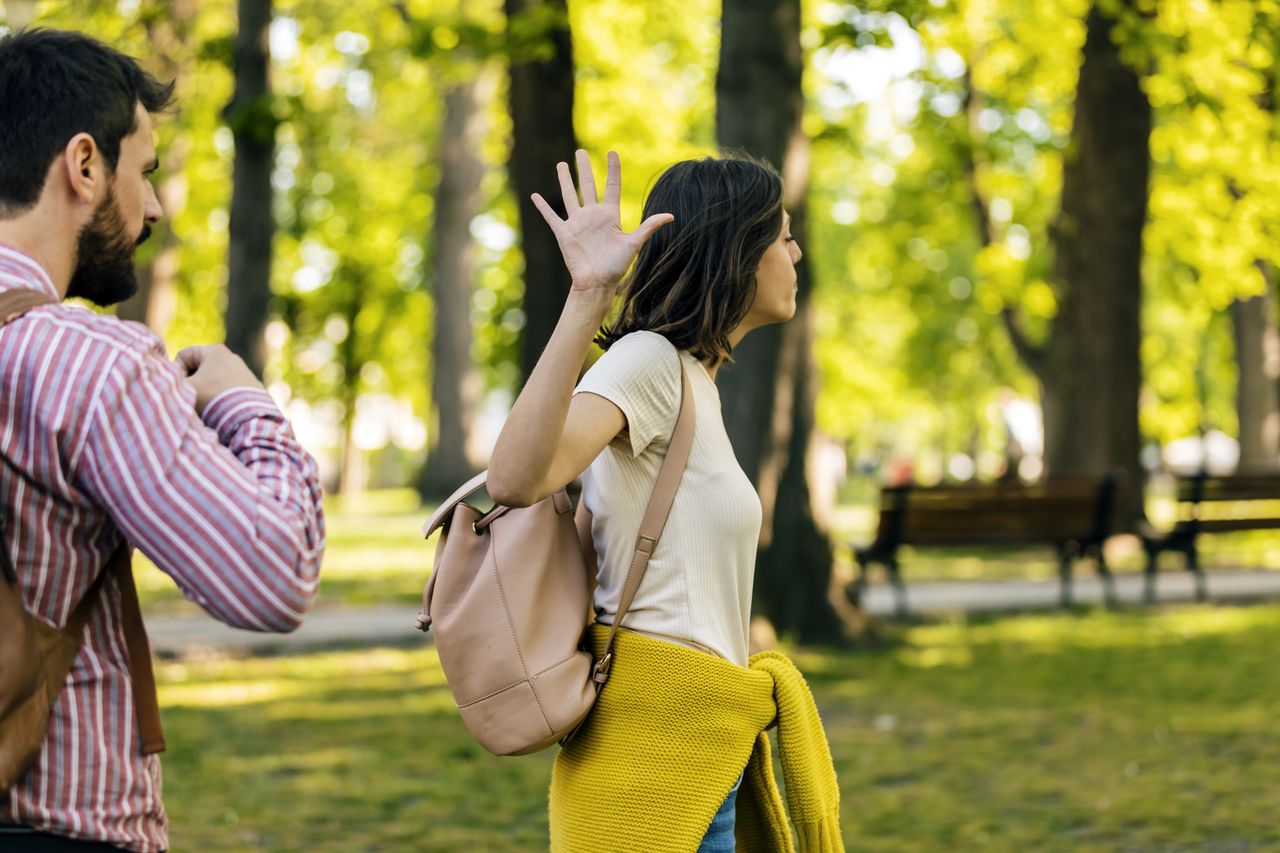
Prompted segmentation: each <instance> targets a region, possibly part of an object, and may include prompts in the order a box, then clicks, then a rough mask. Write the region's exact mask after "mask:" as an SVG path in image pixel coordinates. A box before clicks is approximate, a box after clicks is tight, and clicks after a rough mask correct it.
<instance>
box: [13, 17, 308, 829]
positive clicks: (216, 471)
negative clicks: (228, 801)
mask: <svg viewBox="0 0 1280 853" xmlns="http://www.w3.org/2000/svg"><path fill="white" fill-rule="evenodd" d="M171 96H172V85H171V84H170V85H167V86H166V85H162V84H160V83H159V82H157V81H156V80H155V79H153V78H152V77H150V76H148V75H147V74H145V73H143V72H142V71H141V70H140V69H139V68H138V66H137V65H136V64H135V63H134V61H133V60H131V59H129V58H127V57H125V56H123V55H121V54H119V53H117V52H116V51H114V50H111V49H110V48H108V47H106V46H105V45H103V44H101V43H99V42H96V41H94V40H92V39H90V38H87V37H85V36H82V35H79V34H76V33H67V32H58V31H52V30H36V31H29V32H23V33H18V34H16V35H12V36H8V37H6V38H3V39H0V128H2V130H0V134H2V140H3V141H0V298H2V297H3V296H4V294H5V293H6V292H8V291H12V290H14V289H15V288H26V289H28V290H35V291H39V292H41V293H44V294H47V295H48V296H50V297H53V298H54V300H56V301H54V302H53V304H50V305H43V306H40V307H37V308H34V309H32V310H30V311H29V312H28V313H26V314H24V315H22V316H20V317H19V318H18V319H16V320H14V321H12V322H11V323H9V324H8V325H6V326H4V327H0V511H2V512H3V513H4V516H3V518H4V521H5V530H6V531H7V536H6V538H7V540H8V541H7V545H8V547H9V549H10V551H11V552H12V555H13V557H14V561H15V564H16V567H17V574H18V578H19V583H20V586H21V591H22V596H23V601H24V604H25V606H26V608H27V611H28V612H29V613H31V614H32V615H34V616H36V617H38V618H40V619H43V620H44V621H46V622H48V623H49V624H51V625H54V626H62V625H64V624H66V621H67V619H68V616H69V614H70V613H71V612H72V611H73V610H74V609H75V607H76V605H77V603H78V602H79V601H80V599H81V598H82V597H84V596H85V594H86V592H87V591H88V590H90V588H91V586H92V585H93V583H94V580H95V578H96V577H97V576H98V575H99V574H100V573H101V572H102V571H103V569H104V566H105V565H106V563H107V560H108V557H109V556H110V555H111V554H112V552H113V551H115V549H116V548H117V546H118V545H119V544H120V543H121V541H122V540H127V541H128V542H129V543H131V544H132V545H133V546H135V547H136V548H138V549H139V550H140V551H142V552H143V553H145V554H146V555H147V556H148V557H150V558H151V559H152V560H153V561H154V562H155V564H156V565H157V566H159V567H160V569H161V570H162V571H164V572H166V573H167V574H168V575H169V576H171V577H172V578H173V579H174V581H176V582H177V584H178V586H179V587H180V588H181V589H182V592H183V593H184V594H185V595H186V596H187V597H188V598H190V599H191V600H193V601H195V602H196V603H197V604H199V605H200V606H201V607H203V608H204V609H205V610H207V611H208V612H209V613H210V614H211V615H213V616H214V617H215V618H217V619H219V620H221V621H223V622H226V623H227V624H229V625H234V626H236V627H241V628H249V629H254V630H260V631H282V632H283V631H290V630H292V629H293V628H295V627H296V626H297V625H298V624H299V622H300V620H301V619H302V617H303V615H304V614H305V613H306V611H307V609H308V607H309V606H310V604H311V601H312V599H313V597H314V595H315V589H316V580H317V575H318V572H319V567H320V558H321V554H322V552H323V548H324V522H323V515H322V511H321V492H320V486H319V484H318V481H317V475H316V466H315V462H314V460H313V459H312V458H311V457H310V456H308V455H307V454H306V453H305V452H304V451H303V450H302V448H300V447H299V446H298V443H297V441H296V440H295V438H294V436H293V433H292V431H291V430H290V428H289V425H288V423H287V422H286V420H285V418H284V416H283V415H282V414H281V413H280V411H279V409H277V408H276V406H275V405H274V404H273V403H272V401H271V398H270V397H269V396H268V395H267V394H266V392H265V391H264V390H263V388H262V385H261V384H260V383H259V382H258V380H257V378H256V377H255V376H254V375H253V374H252V372H251V371H250V370H249V369H248V367H246V366H245V364H244V363H243V362H242V361H241V360H240V359H239V358H237V357H236V356H234V355H233V354H232V353H231V352H230V351H228V350H227V349H226V348H224V347H221V346H205V347H192V348H190V349H187V350H184V351H183V352H181V353H179V355H178V359H177V362H176V364H175V363H174V362H170V361H168V360H167V359H166V357H165V355H164V350H163V347H162V344H161V342H160V340H159V339H158V338H157V337H156V336H155V335H153V334H152V333H151V332H149V331H148V330H147V329H146V328H144V327H143V326H141V325H138V324H134V323H126V322H122V321H120V320H117V319H116V318H114V317H108V316H101V315H98V314H94V313H92V312H90V311H88V310H86V309H84V308H80V307H74V306H71V305H66V304H63V303H62V302H61V300H63V299H66V298H68V297H80V298H83V299H87V300H89V301H91V302H94V303H96V304H98V305H111V304H113V303H117V302H120V301H122V300H124V299H126V298H128V297H129V296H130V295H132V294H133V292H134V291H135V290H136V288H137V284H136V281H135V279H134V270H133V255H134V252H135V250H136V248H137V246H138V245H139V244H140V243H141V242H142V241H144V240H145V239H146V238H147V236H148V234H149V231H150V226H151V225H152V224H153V223H155V222H156V221H157V220H159V219H160V216H161V213H162V211H161V210H160V204H159V202H158V201H157V199H156V194H155V191H154V189H153V188H152V186H151V183H150V178H149V176H150V175H151V174H152V173H153V172H154V171H155V170H156V168H157V161H156V152H155V147H154V144H153V141H152V129H151V114H152V113H155V112H159V111H161V110H163V109H164V108H166V107H167V106H168V104H169V102H170V99H171ZM124 576H125V577H126V578H127V573H124ZM126 586H127V584H126ZM121 589H122V585H121V584H120V583H117V580H116V576H115V575H114V574H113V575H111V576H108V577H107V579H106V581H105V582H104V584H103V586H102V587H101V590H100V591H99V592H98V593H97V594H98V597H99V598H98V601H97V603H96V604H95V606H94V609H93V611H92V613H91V616H90V618H89V620H88V623H87V627H86V628H85V631H84V633H83V636H82V643H81V647H80V652H79V654H78V656H77V658H76V660H75V662H74V664H73V666H72V669H71V673H70V675H69V676H68V678H67V680H66V683H65V685H64V687H63V689H62V691H61V693H60V694H59V696H58V700H57V704H56V705H55V707H54V709H53V713H52V715H51V717H50V720H49V729H48V731H49V737H48V740H47V741H46V742H45V745H44V749H43V752H42V754H41V756H40V759H39V760H38V761H37V763H36V764H35V765H34V766H33V767H32V768H31V769H30V770H29V771H28V772H27V773H26V774H25V775H24V776H23V777H22V778H21V779H20V780H19V782H18V783H17V784H16V785H14V786H13V787H12V788H10V789H8V790H7V791H4V792H0V824H3V825H4V826H3V827H0V849H4V850H10V849H14V850H22V851H41V850H77V851H78V850H116V849H128V850H134V851H142V853H152V851H160V850H164V849H166V848H167V847H168V838H167V825H166V819H165V813H164V808H163V806H162V804H161V798H160V765H159V760H158V758H157V756H155V755H153V754H152V755H144V754H143V752H144V751H150V749H143V748H141V747H140V740H141V734H144V733H145V732H144V731H141V730H140V728H139V723H138V713H137V711H138V709H137V708H135V703H134V698H133V694H132V692H131V687H132V684H131V678H130V663H131V661H130V656H129V655H128V654H127V653H126V644H125V636H126V631H125V628H124V627H122V623H123V622H124V621H125V619H127V618H128V606H127V603H128V602H129V601H130V600H131V599H132V597H131V596H130V595H122V593H121ZM126 592H127V591H126ZM133 664H134V667H133V668H134V669H135V671H136V670H137V667H138V665H139V662H138V661H134V662H133ZM141 704H145V703H141Z"/></svg>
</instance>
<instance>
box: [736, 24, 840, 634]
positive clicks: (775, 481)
mask: <svg viewBox="0 0 1280 853" xmlns="http://www.w3.org/2000/svg"><path fill="white" fill-rule="evenodd" d="M803 70H804V52H803V50H802V49H801V46H800V3H799V0H768V2H760V0H757V2H747V0H726V2H725V3H724V13H723V20H722V25H721V46H720V67H719V70H718V72H717V74H716V126H717V133H718V138H719V143H720V146H721V147H722V148H724V149H741V150H744V151H746V152H747V153H749V154H753V155H755V156H757V157H761V158H763V159H766V160H768V161H769V162H771V163H773V164H774V165H775V166H777V167H778V169H779V170H780V171H781V172H782V174H783V178H784V182H785V191H784V203H785V205H786V206H787V209H788V211H789V212H790V213H791V217H792V219H791V233H792V234H793V235H794V236H795V237H796V239H797V240H798V241H799V242H800V243H801V245H803V244H804V239H805V235H806V230H807V228H806V226H807V208H806V197H807V190H808V180H809V146H808V140H807V139H806V138H805V135H804V131H803V129H802V127H801V119H802V117H803V114H804V93H803V90H802V88H801V82H802V77H803ZM797 274H798V284H799V293H798V294H797V296H796V316H795V317H794V318H793V319H792V320H791V321H789V322H788V323H786V324H783V325H781V326H773V327H766V328H763V329H759V330H757V331H754V332H752V333H751V334H750V335H749V336H748V337H747V338H745V339H744V341H743V342H742V344H740V345H739V346H738V348H737V349H736V350H735V351H734V354H733V355H734V363H733V364H731V365H728V366H726V367H725V368H724V369H723V370H722V372H721V374H720V381H719V385H720V394H721V400H722V402H723V412H724V418H725V426H726V428H727V429H728V432H729V438H730V440H731V441H732V442H733V446H734V451H735V453H736V454H737V456H738V461H739V462H740V463H741V464H742V468H743V470H744V471H746V473H747V476H748V477H750V478H751V481H752V482H753V483H754V484H755V485H756V489H757V491H758V492H759V494H760V502H761V504H762V505H763V508H764V521H763V525H762V528H761V535H760V551H759V554H758V556H757V558H756V584H755V588H756V596H755V600H756V607H757V609H758V610H759V612H761V613H762V614H763V615H764V616H766V617H767V618H768V619H770V620H771V621H772V622H773V624H774V627H775V629H776V630H778V631H779V632H789V633H793V634H794V635H795V636H796V637H797V638H798V639H799V640H801V641H802V642H826V641H833V640H838V639H839V638H840V636H841V627H842V626H841V621H840V618H839V616H838V615H837V614H836V612H835V608H834V607H833V606H832V604H831V600H830V596H829V589H830V583H831V564H832V551H831V544H830V541H829V538H828V535H827V532H826V530H825V529H823V524H822V516H821V514H820V513H819V512H815V508H814V506H813V496H812V494H811V492H810V488H809V477H808V469H809V462H810V455H811V447H812V442H811V439H812V434H813V430H814V404H815V397H816V375H815V365H814V361H813V331H812V323H813V316H812V315H813V305H812V298H811V297H812V291H813V278H812V275H811V273H810V269H809V266H808V265H807V264H805V263H801V264H800V266H799V267H798V268H797Z"/></svg>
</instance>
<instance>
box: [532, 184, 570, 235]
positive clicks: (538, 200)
mask: <svg viewBox="0 0 1280 853" xmlns="http://www.w3.org/2000/svg"><path fill="white" fill-rule="evenodd" d="M530 198H531V199H532V200H533V206H534V207H536V208H538V212H539V213H541V214H542V218H543V219H545V220H547V224H548V225H550V226H551V231H552V233H555V232H558V231H559V230H560V226H561V225H563V224H564V220H563V219H561V218H560V215H559V214H558V213H556V212H555V210H553V209H552V207H551V205H549V204H547V200H546V199H545V198H543V197H542V196H541V195H539V194H538V193H534V194H533V195H531V196H530Z"/></svg>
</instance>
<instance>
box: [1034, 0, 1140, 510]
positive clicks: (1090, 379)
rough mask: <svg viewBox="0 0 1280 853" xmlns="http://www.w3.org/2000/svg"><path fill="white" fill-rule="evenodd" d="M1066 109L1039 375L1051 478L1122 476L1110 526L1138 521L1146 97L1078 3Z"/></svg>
mask: <svg viewBox="0 0 1280 853" xmlns="http://www.w3.org/2000/svg"><path fill="white" fill-rule="evenodd" d="M1086 26H1087V35H1086V39H1085V46H1084V62H1083V64H1082V65H1081V68H1080V80H1079V83H1078V84H1077V90H1076V114H1075V121H1074V125H1073V127H1072V132H1071V144H1070V147H1069V149H1068V152H1067V156H1066V162H1065V163H1064V171H1063V182H1062V204H1061V209H1060V211H1059V214H1058V218H1057V220H1056V222H1055V223H1054V227H1053V229H1052V236H1053V243H1054V267H1053V269H1054V277H1055V279H1056V284H1057V286H1058V294H1059V309H1058V316H1057V317H1056V318H1055V320H1054V324H1053V328H1052V330H1051V333H1050V336H1049V340H1048V342H1047V346H1046V348H1045V356H1046V358H1045V361H1044V364H1043V365H1041V366H1040V367H1041V369H1040V371H1039V378H1040V381H1041V386H1042V389H1043V394H1042V399H1043V405H1044V420H1045V447H1046V453H1045V458H1046V463H1047V468H1048V471H1049V473H1050V474H1051V475H1073V474H1099V473H1103V472H1106V471H1111V470H1119V471H1122V472H1123V473H1124V476H1125V482H1124V489H1123V492H1124V494H1125V499H1124V501H1123V505H1122V506H1121V507H1120V511H1119V513H1118V521H1119V523H1120V524H1121V525H1122V526H1125V527H1127V526H1130V525H1132V524H1133V523H1136V522H1137V521H1138V520H1140V519H1142V518H1143V517H1144V512H1143V501H1142V497H1143V471H1142V467H1141V465H1140V464H1139V458H1138V455H1139V449H1140V437H1139V427H1138V394H1139V389H1140V386H1141V359H1140V355H1139V343H1140V340H1141V318H1140V309H1141V301H1142V275H1141V266H1142V230H1143V225H1144V224H1145V222H1146V214H1147V197H1148V175H1149V170H1150V154H1149V145H1150V135H1151V104H1150V102H1149V101H1148V100H1147V97H1146V95H1145V94H1144V93H1143V91H1142V89H1141V87H1140V86H1139V82H1138V75H1137V73H1136V72H1135V71H1134V70H1133V69H1132V68H1130V67H1129V66H1128V65H1126V64H1125V63H1124V61H1123V60H1122V59H1121V58H1120V53H1119V50H1118V48H1117V46H1116V43H1115V41H1114V40H1113V39H1112V36H1111V30H1112V27H1113V26H1114V21H1113V20H1112V19H1110V18H1108V17H1107V16H1106V15H1105V14H1104V13H1103V12H1102V11H1100V10H1099V9H1098V7H1097V6H1096V5H1095V6H1094V7H1093V8H1092V9H1090V11H1089V15H1088V19H1087V24H1086Z"/></svg>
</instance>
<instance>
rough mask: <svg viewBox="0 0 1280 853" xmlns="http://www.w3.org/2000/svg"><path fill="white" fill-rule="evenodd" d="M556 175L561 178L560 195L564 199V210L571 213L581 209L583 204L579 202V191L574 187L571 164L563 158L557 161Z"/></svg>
mask: <svg viewBox="0 0 1280 853" xmlns="http://www.w3.org/2000/svg"><path fill="white" fill-rule="evenodd" d="M556 175H558V176H559V178H560V197H561V198H562V199H564V212H565V213H566V214H571V213H573V212H574V211H575V210H580V209H581V208H582V205H581V204H580V203H579V202H578V191H577V190H576V189H574V186H573V175H571V174H570V173H569V164H568V163H566V162H564V161H563V160H561V161H560V162H559V163H556Z"/></svg>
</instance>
